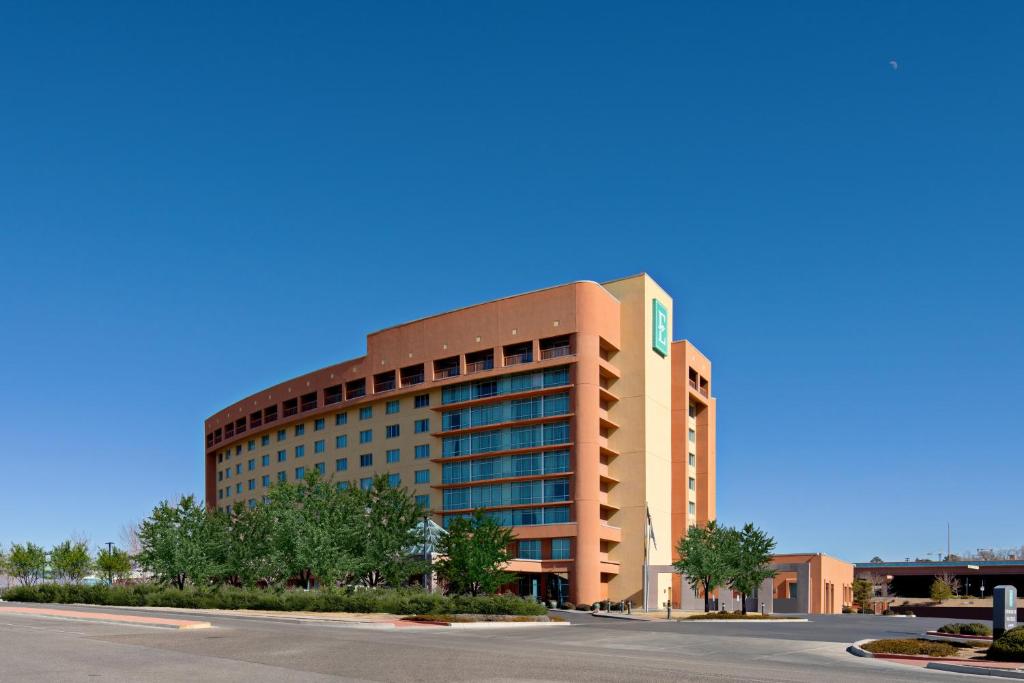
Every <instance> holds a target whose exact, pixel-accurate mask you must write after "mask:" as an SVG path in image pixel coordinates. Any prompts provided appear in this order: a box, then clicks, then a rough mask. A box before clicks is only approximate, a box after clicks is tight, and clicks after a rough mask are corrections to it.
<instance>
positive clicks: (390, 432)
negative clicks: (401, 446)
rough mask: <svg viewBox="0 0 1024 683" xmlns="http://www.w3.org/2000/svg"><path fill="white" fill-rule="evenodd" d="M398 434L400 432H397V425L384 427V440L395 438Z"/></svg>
mask: <svg viewBox="0 0 1024 683" xmlns="http://www.w3.org/2000/svg"><path fill="white" fill-rule="evenodd" d="M399 433H400V432H399V428H398V425H387V426H386V427H384V438H385V439H394V438H395V437H396V436H398V435H399Z"/></svg>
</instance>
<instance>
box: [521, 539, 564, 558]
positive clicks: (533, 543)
mask: <svg viewBox="0 0 1024 683" xmlns="http://www.w3.org/2000/svg"><path fill="white" fill-rule="evenodd" d="M516 546H517V552H516V558H517V559H520V560H542V559H544V558H543V557H541V545H540V541H539V540H536V539H533V540H529V541H519V543H517V544H516ZM569 547H570V544H569V539H568V538H552V539H551V557H550V559H552V560H568V559H569V557H570V555H569Z"/></svg>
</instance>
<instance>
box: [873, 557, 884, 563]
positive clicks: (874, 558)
mask: <svg viewBox="0 0 1024 683" xmlns="http://www.w3.org/2000/svg"><path fill="white" fill-rule="evenodd" d="M882 562H883V560H882V558H880V557H879V556H878V555H875V556H874V557H872V558H871V564H881V563H882Z"/></svg>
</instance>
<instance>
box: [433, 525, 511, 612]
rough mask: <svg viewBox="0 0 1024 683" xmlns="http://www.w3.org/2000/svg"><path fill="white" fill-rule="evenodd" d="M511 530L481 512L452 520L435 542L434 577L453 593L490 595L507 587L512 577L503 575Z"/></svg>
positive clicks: (508, 556)
mask: <svg viewBox="0 0 1024 683" xmlns="http://www.w3.org/2000/svg"><path fill="white" fill-rule="evenodd" d="M514 538H515V537H514V535H513V534H512V530H511V529H509V528H507V527H503V526H501V525H500V524H498V522H497V521H495V519H494V518H493V517H491V516H490V515H488V514H486V513H484V511H483V510H477V511H475V512H474V513H473V515H472V516H471V517H456V518H455V519H453V520H452V521H451V523H450V524H449V526H448V533H447V534H445V535H443V536H441V537H440V538H439V539H438V542H437V552H438V554H439V555H441V559H440V560H438V562H437V564H436V565H435V569H436V571H437V574H438V576H440V577H441V578H442V579H443V580H444V581H446V582H447V584H448V589H449V590H450V591H451V592H454V593H469V594H470V595H479V594H480V593H493V592H495V591H496V590H497V589H498V588H499V587H501V585H502V584H505V583H508V582H509V581H510V580H511V578H512V576H513V575H512V574H510V573H509V572H506V571H505V566H506V565H507V564H508V561H509V559H511V558H510V555H509V551H508V548H509V545H510V544H511V543H512V541H513V539H514Z"/></svg>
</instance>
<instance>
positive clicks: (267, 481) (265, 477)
mask: <svg viewBox="0 0 1024 683" xmlns="http://www.w3.org/2000/svg"><path fill="white" fill-rule="evenodd" d="M261 483H262V484H263V488H267V487H268V486H270V475H269V474H264V475H263V481H262V482H261Z"/></svg>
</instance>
